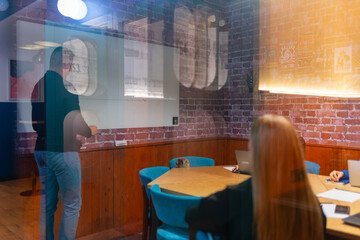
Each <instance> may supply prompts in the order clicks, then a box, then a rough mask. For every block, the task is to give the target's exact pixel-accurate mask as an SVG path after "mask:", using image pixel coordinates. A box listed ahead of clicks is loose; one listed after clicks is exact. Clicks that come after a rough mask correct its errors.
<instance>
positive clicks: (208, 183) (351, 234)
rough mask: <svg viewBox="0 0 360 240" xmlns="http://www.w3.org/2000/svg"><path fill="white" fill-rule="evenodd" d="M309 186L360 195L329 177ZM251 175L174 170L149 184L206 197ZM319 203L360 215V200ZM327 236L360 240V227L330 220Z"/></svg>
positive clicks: (213, 169)
mask: <svg viewBox="0 0 360 240" xmlns="http://www.w3.org/2000/svg"><path fill="white" fill-rule="evenodd" d="M308 176H309V179H310V184H311V187H312V189H313V191H314V193H315V194H318V193H321V192H325V191H327V190H330V189H333V188H335V187H336V188H339V189H346V190H351V191H354V192H360V188H355V187H351V186H350V184H347V185H337V184H332V183H326V181H325V180H326V179H327V178H328V176H321V175H314V174H309V175H308ZM248 178H249V176H247V175H241V174H234V173H232V172H231V171H229V170H226V169H224V167H223V166H215V167H193V168H173V169H171V170H170V171H169V172H167V173H165V174H164V175H162V176H160V177H159V178H157V179H155V180H154V181H152V182H151V183H149V184H148V187H149V188H150V187H151V186H152V185H154V184H158V185H159V186H160V188H161V190H162V191H164V192H167V193H172V194H177V195H190V196H201V197H205V196H208V195H210V194H212V193H215V192H217V191H220V190H223V189H224V188H225V187H226V186H228V185H233V184H238V183H241V182H243V181H245V180H246V179H248ZM319 201H320V202H331V203H335V204H341V205H346V206H350V214H351V215H352V214H355V213H359V212H360V200H358V201H356V202H353V203H348V202H341V201H335V200H331V199H326V198H319ZM326 229H327V234H328V235H330V236H335V237H340V238H341V239H360V228H357V227H353V226H350V225H347V224H344V223H343V221H342V220H341V219H338V218H328V219H327V224H326Z"/></svg>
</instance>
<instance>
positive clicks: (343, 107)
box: [333, 104, 354, 110]
mask: <svg viewBox="0 0 360 240" xmlns="http://www.w3.org/2000/svg"><path fill="white" fill-rule="evenodd" d="M333 109H336V110H353V109H354V105H353V104H333Z"/></svg>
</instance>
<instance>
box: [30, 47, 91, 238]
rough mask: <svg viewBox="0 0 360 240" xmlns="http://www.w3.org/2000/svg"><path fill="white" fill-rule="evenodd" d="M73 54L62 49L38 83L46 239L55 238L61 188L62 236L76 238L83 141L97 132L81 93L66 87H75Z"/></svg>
mask: <svg viewBox="0 0 360 240" xmlns="http://www.w3.org/2000/svg"><path fill="white" fill-rule="evenodd" d="M73 57H74V54H73V53H72V52H71V51H70V50H68V49H65V48H63V47H58V48H56V49H55V50H54V51H53V53H52V55H51V57H50V69H49V70H48V71H47V72H46V73H45V75H44V77H43V78H41V79H40V80H39V82H38V83H37V84H36V85H35V87H34V89H38V85H40V86H42V87H43V88H44V102H41V103H37V102H32V121H33V128H34V130H35V131H36V133H37V135H38V136H37V140H36V146H35V152H34V155H35V160H36V163H37V165H38V168H39V175H40V182H41V200H40V218H39V228H40V239H50V240H52V239H54V214H55V211H56V206H57V203H58V200H59V193H58V192H59V189H60V191H61V197H62V201H63V213H62V221H61V226H60V233H59V239H60V240H65V239H75V234H76V229H77V224H78V219H79V211H80V206H81V164H80V158H79V151H80V147H81V142H80V140H79V139H80V136H84V137H91V136H92V135H95V134H97V127H96V126H88V125H87V124H86V122H85V121H84V119H83V117H82V115H81V112H80V106H79V97H78V95H75V94H72V93H70V92H69V91H68V90H67V89H66V88H65V86H67V88H68V89H69V88H73V86H72V84H71V83H69V82H67V81H66V77H67V76H68V75H69V73H70V72H71V65H72V60H73ZM33 94H34V91H33Z"/></svg>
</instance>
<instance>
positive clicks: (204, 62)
mask: <svg viewBox="0 0 360 240" xmlns="http://www.w3.org/2000/svg"><path fill="white" fill-rule="evenodd" d="M4 2H6V3H9V4H8V6H7V4H5V3H4V4H3V5H1V4H2V3H1V4H0V8H1V9H0V35H1V38H0V77H1V82H0V83H1V85H2V86H1V87H0V108H1V112H2V116H3V117H2V120H1V125H2V126H3V134H2V136H1V150H2V151H1V152H2V153H3V157H2V160H0V161H1V168H0V180H1V182H0V192H1V194H0V195H3V194H6V196H7V197H5V198H2V200H0V201H1V205H3V206H5V207H3V208H1V213H2V214H1V215H2V216H1V217H0V219H1V220H3V221H4V225H6V226H7V230H6V234H7V235H6V236H9V239H11V238H12V236H14V237H15V236H17V237H20V238H29V239H39V237H40V235H41V234H43V233H41V231H44V228H42V227H41V226H43V225H44V224H45V223H44V222H41V221H45V222H46V219H49V217H46V214H47V213H49V211H50V210H49V209H45V208H43V209H42V207H43V206H45V205H44V203H45V202H46V201H47V200H46V199H44V198H42V197H44V195H45V193H46V194H50V193H51V194H52V196H53V197H54V200H52V204H53V208H55V206H56V204H57V200H56V199H57V192H58V191H59V188H60V203H59V206H58V210H57V211H56V214H55V224H54V232H55V235H56V236H57V234H58V232H60V233H61V232H62V231H63V229H60V224H61V212H62V209H63V203H64V201H65V202H66V201H69V199H70V200H71V199H77V201H80V199H81V202H82V203H81V204H80V202H78V203H77V205H76V207H75V208H76V209H78V210H76V211H77V212H78V211H79V209H80V217H79V222H78V224H77V227H76V224H73V225H74V226H75V230H77V231H76V234H77V235H76V236H77V237H82V236H89V235H91V234H96V233H104V232H105V233H104V235H103V236H105V235H106V234H109V236H110V235H111V236H118V237H122V236H129V235H136V234H138V233H140V232H141V231H142V228H141V226H142V208H143V198H142V197H143V196H142V192H141V184H140V181H139V177H138V172H139V170H141V169H142V168H146V167H152V166H168V164H169V161H170V160H171V159H172V158H176V157H181V156H192V155H197V156H202V157H209V158H213V159H214V160H215V165H234V164H236V158H235V152H234V150H247V140H248V135H249V131H250V127H251V124H252V123H253V121H254V119H256V118H258V117H259V116H261V115H263V114H265V113H274V114H278V115H282V116H284V117H286V118H287V119H289V120H290V122H291V123H292V124H293V125H294V126H295V129H296V131H297V133H298V134H299V135H300V136H302V137H303V138H304V139H305V142H306V144H307V146H318V145H319V146H320V145H326V146H330V147H334V146H338V147H339V146H340V147H344V148H357V147H359V144H360V128H359V123H360V122H359V120H358V116H359V113H358V112H359V111H358V110H359V108H360V107H359V96H358V92H359V91H358V88H359V87H358V84H357V83H358V81H359V79H358V78H359V76H358V75H359V73H358V72H359V64H360V63H359V51H360V48H359V43H358V41H357V40H358V39H359V26H358V21H357V20H358V18H359V17H358V16H359V14H357V13H358V12H359V6H360V2H359V1H358V0H353V1H341V2H334V1H333V2H331V4H328V3H326V4H324V3H323V1H321V0H317V1H282V0H271V1H262V0H260V1H253V0H193V1H190V0H175V1H174V0H126V1H125V0H124V1H120V0H106V1H101V0H83V1H80V0H77V1H68V0H60V1H57V0H27V1H24V0H13V1H7V0H4ZM57 51H60V55H59V54H58V56H57V55H56V52H57ZM60 60H61V61H60ZM59 62H60V63H59ZM49 152H51V153H52V152H55V153H57V155H56V156H55V157H54V156H53V155H51V154H49ZM69 153H71V154H69ZM68 155H70V156H68ZM306 156H307V157H308V158H311V160H313V156H312V155H311V153H310V154H309V153H307V155H306ZM345 158H346V156H339V155H337V156H331V157H329V158H327V159H320V160H319V163H321V169H322V170H321V174H324V175H327V174H328V173H329V171H330V170H333V169H346V168H347V164H346V163H345V160H344V159H345ZM53 159H57V161H60V162H61V163H64V162H65V163H67V164H68V165H69V164H70V166H68V167H67V169H69V168H71V169H72V170H73V171H75V173H74V174H75V175H77V179H76V180H74V181H75V183H71V184H70V185H75V186H76V187H75V190H73V189H72V191H74V192H75V196H72V197H68V198H65V199H64V197H65V196H67V190H64V189H67V188H66V187H62V186H61V184H65V183H66V182H67V181H70V180H63V182H62V183H61V181H62V180H59V179H56V178H54V181H55V182H58V185H59V184H60V186H57V185H56V184H55V186H51V187H50V186H48V183H47V182H48V181H50V180H49V178H50V179H51V176H50V175H51V174H54V175H56V173H55V172H51V171H53V170H51V171H50V170H49V169H50V168H51V167H50V165H51V163H50V162H49V161H55V160H53ZM59 159H60V160H59ZM74 159H75V160H74ZM341 159H342V160H341ZM346 160H347V159H346ZM73 162H75V163H73ZM72 164H74V165H72ZM74 169H75V170H74ZM45 176H46V177H47V179H45ZM64 182H65V183H64ZM65 185H66V184H65ZM41 187H42V188H43V189H42V191H41ZM45 189H46V191H45ZM80 189H81V190H80ZM41 196H42V197H41ZM80 196H81V197H80ZM41 201H42V202H41ZM48 201H50V200H48ZM40 202H41V203H40ZM80 205H81V208H80ZM76 211H75V212H76ZM75 215H76V213H75ZM76 219H77V218H76V217H75V220H74V221H75V222H76V221H77V220H76ZM39 221H40V228H39V227H38V226H39ZM1 222H2V221H1ZM0 231H2V230H0ZM66 231H70V232H71V231H74V229H73V230H66ZM66 231H65V232H66ZM0 235H1V234H0ZM42 236H43V235H42ZM106 236H107V235H106ZM103 239H105V238H103ZM109 239H110V237H109Z"/></svg>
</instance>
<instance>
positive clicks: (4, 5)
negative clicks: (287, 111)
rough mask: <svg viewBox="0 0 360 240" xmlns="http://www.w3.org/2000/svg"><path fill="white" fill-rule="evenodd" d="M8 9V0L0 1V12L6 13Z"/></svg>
mask: <svg viewBox="0 0 360 240" xmlns="http://www.w3.org/2000/svg"><path fill="white" fill-rule="evenodd" d="M8 8H9V1H8V0H0V12H3V11H6V10H7V9H8Z"/></svg>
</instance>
